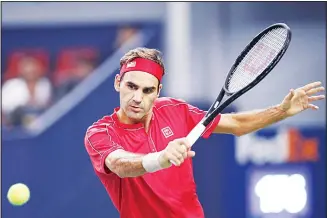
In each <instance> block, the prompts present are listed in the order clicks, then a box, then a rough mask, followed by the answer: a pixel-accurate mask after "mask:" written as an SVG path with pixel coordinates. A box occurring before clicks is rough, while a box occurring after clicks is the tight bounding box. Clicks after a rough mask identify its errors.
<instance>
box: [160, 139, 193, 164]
mask: <svg viewBox="0 0 327 218" xmlns="http://www.w3.org/2000/svg"><path fill="white" fill-rule="evenodd" d="M190 149H191V145H190V143H189V142H188V141H187V139H186V138H179V139H175V140H173V141H171V142H169V144H168V145H167V147H166V148H165V150H163V151H162V152H161V155H160V157H159V163H160V165H161V166H162V167H163V168H167V167H170V166H171V163H174V165H176V166H180V165H181V164H182V163H183V162H184V160H185V159H186V158H189V157H194V155H195V152H194V151H191V150H190Z"/></svg>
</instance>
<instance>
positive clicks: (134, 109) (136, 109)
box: [130, 105, 142, 112]
mask: <svg viewBox="0 0 327 218" xmlns="http://www.w3.org/2000/svg"><path fill="white" fill-rule="evenodd" d="M130 107H131V109H132V111H134V112H140V111H141V110H142V108H140V107H138V106H133V105H130Z"/></svg>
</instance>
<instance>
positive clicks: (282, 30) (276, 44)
mask: <svg viewBox="0 0 327 218" xmlns="http://www.w3.org/2000/svg"><path fill="white" fill-rule="evenodd" d="M291 36H292V34H291V30H290V28H289V27H288V26H287V25H286V24H283V23H277V24H273V25H271V26H269V27H267V28H266V29H264V30H263V31H262V32H260V33H259V34H258V35H257V36H256V37H255V38H254V39H253V40H252V41H251V42H250V43H249V44H248V45H247V46H246V47H245V49H244V50H243V51H242V53H241V54H240V55H239V56H238V58H237V59H236V61H235V63H234V64H233V66H232V68H231V69H230V71H229V73H228V75H227V78H226V81H225V84H224V86H223V87H222V89H221V91H220V93H219V95H218V97H217V99H216V100H215V101H214V102H213V104H212V105H211V106H210V108H209V110H208V111H207V113H206V115H205V116H204V118H203V119H202V120H201V121H200V122H199V123H198V124H197V125H196V126H195V127H194V128H193V129H192V130H191V132H190V133H189V134H188V135H187V139H188V141H189V142H190V143H191V145H193V144H194V143H195V142H196V141H197V140H198V138H199V137H200V136H201V135H202V133H203V132H204V130H205V128H206V127H207V126H208V125H209V123H210V122H211V121H212V120H213V119H214V118H215V117H216V116H217V115H218V114H219V113H220V112H221V111H222V110H224V109H225V108H226V107H227V106H228V105H230V104H231V103H232V102H233V101H235V100H236V99H237V98H238V97H240V96H241V95H243V94H244V93H245V92H247V91H249V90H250V89H252V88H253V87H254V86H255V85H257V84H258V83H259V82H260V81H261V80H262V79H263V78H265V77H266V76H267V75H268V74H269V73H270V72H271V71H272V69H273V68H274V67H275V66H276V65H277V63H278V62H279V61H280V59H281V58H282V57H283V55H284V54H285V52H286V50H287V48H288V46H289V44H290V42H291ZM224 96H226V97H228V98H227V99H226V100H225V101H224V102H221V100H222V99H223V98H224ZM172 163H173V162H172Z"/></svg>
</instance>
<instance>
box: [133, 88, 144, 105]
mask: <svg viewBox="0 0 327 218" xmlns="http://www.w3.org/2000/svg"><path fill="white" fill-rule="evenodd" d="M142 99H143V93H142V91H141V90H137V91H136V92H135V93H134V98H133V100H134V101H135V102H136V103H141V102H142Z"/></svg>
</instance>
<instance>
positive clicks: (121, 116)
mask: <svg viewBox="0 0 327 218" xmlns="http://www.w3.org/2000/svg"><path fill="white" fill-rule="evenodd" d="M117 115H118V119H119V121H120V122H121V123H124V124H137V123H142V124H143V126H144V129H145V131H146V132H148V130H149V127H150V123H151V118H152V109H151V110H150V111H149V112H148V114H147V115H145V116H144V117H143V118H142V119H141V120H138V121H135V120H133V119H130V118H129V117H128V116H127V115H126V114H125V112H124V111H123V109H121V108H120V109H119V110H118V111H117Z"/></svg>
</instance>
